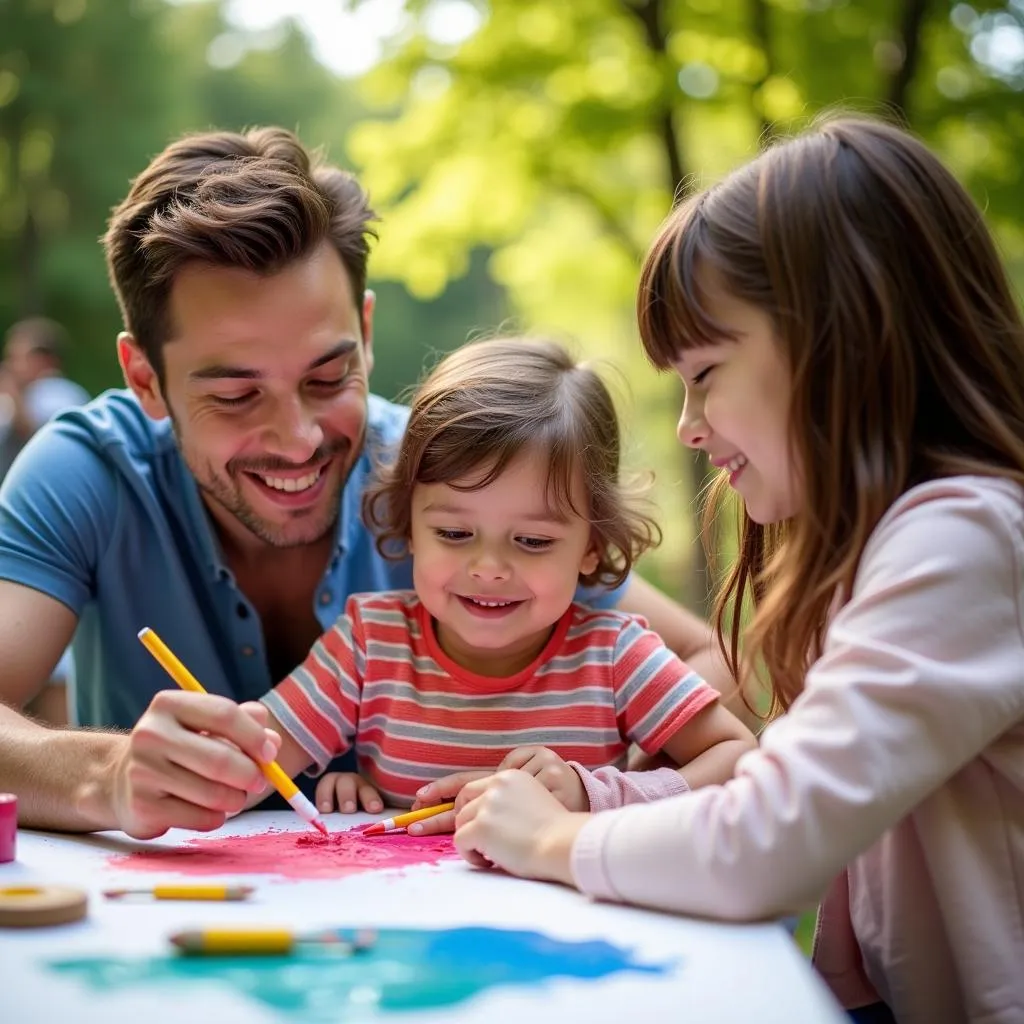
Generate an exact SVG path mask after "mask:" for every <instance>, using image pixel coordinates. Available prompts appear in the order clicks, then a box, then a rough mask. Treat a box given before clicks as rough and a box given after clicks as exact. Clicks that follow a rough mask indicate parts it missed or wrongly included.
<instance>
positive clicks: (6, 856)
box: [0, 793, 18, 864]
mask: <svg viewBox="0 0 1024 1024" xmlns="http://www.w3.org/2000/svg"><path fill="white" fill-rule="evenodd" d="M17 845H18V798H17V797H16V796H15V795H14V794H13V793H0V864H6V863H7V862H8V861H12V860H14V855H15V853H16V852H17Z"/></svg>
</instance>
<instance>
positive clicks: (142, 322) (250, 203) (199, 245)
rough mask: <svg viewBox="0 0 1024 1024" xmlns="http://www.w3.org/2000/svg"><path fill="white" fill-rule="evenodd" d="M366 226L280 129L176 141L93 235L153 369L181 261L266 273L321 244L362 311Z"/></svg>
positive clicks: (329, 173) (352, 203)
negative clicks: (334, 257)
mask: <svg viewBox="0 0 1024 1024" xmlns="http://www.w3.org/2000/svg"><path fill="white" fill-rule="evenodd" d="M373 219H374V213H373V211H372V210H371V209H370V206H369V202H368V200H367V197H366V194H365V193H364V192H363V190H362V188H361V187H360V185H359V183H358V182H357V181H356V180H355V178H354V177H353V176H352V175H351V174H349V173H347V172H345V171H342V170H340V169H339V168H337V167H330V166H327V165H324V164H321V163H319V162H318V161H317V160H316V159H315V158H314V157H313V155H311V154H310V153H309V151H307V150H306V149H305V148H304V147H303V145H302V144H301V143H300V142H299V140H298V139H297V138H296V137H295V136H294V135H293V134H292V133H291V132H288V131H285V130H284V129H283V128H261V129H256V130H253V131H250V132H247V133H246V134H244V135H241V134H236V133H233V132H210V133H206V134H201V135H190V136H186V137H184V138H182V139H179V140H178V141H177V142H174V143H172V144H171V145H170V146H168V147H167V148H166V149H165V150H164V151H163V152H162V153H160V155H159V156H157V157H156V158H155V159H154V160H153V161H152V163H150V165H149V166H148V167H147V168H146V169H145V170H144V171H143V172H142V173H141V174H140V175H139V176H138V178H136V179H135V181H134V182H133V183H132V187H131V191H130V192H129V193H128V195H127V197H126V198H125V199H124V201H123V202H122V203H121V204H120V205H119V206H117V207H116V208H115V210H114V212H113V214H112V216H111V218H110V225H109V227H108V229H107V233H106V235H105V236H104V239H103V245H104V249H105V251H106V256H107V268H108V270H109V272H110V280H111V284H112V285H113V288H114V291H115V293H116V294H117V300H118V303H119V304H120V306H121V315H122V317H123V319H124V326H125V329H126V330H127V331H129V332H130V333H131V334H132V335H133V336H134V338H135V340H136V341H137V342H138V344H139V346H140V347H141V348H142V350H143V351H144V352H145V353H146V356H147V358H148V359H149V361H150V363H151V364H152V365H153V367H154V369H155V370H156V371H157V373H159V374H162V372H163V359H162V353H161V350H162V348H163V345H164V342H166V341H167V339H168V338H169V337H170V335H171V331H172V325H171V323H170V320H169V313H168V307H169V301H170V292H171V286H172V284H173V281H174V276H175V274H176V273H177V272H178V271H179V270H180V269H181V267H182V266H183V265H184V264H186V263H191V262H194V261H197V262H200V263H208V264H211V265H213V266H220V267H239V268H242V269H245V270H251V271H255V272H256V273H258V274H273V273H275V272H276V271H279V270H282V269H284V267H286V266H288V265H289V264H290V263H292V262H294V261H295V260H298V259H302V258H303V257H304V256H307V255H309V254H310V253H312V252H313V250H314V249H316V248H317V247H318V246H319V245H320V244H321V243H322V242H323V241H324V240H328V241H330V243H331V244H332V245H333V246H334V248H335V250H336V251H337V253H338V255H339V256H340V257H341V261H342V263H343V264H344V266H345V270H346V271H347V272H348V276H349V279H350V281H351V284H352V291H353V299H354V300H355V302H356V305H357V308H358V307H361V306H362V301H363V294H364V292H365V289H366V260H367V255H368V252H369V241H370V237H371V236H372V234H373V232H372V229H371V228H370V227H369V225H370V222H371V221H372V220H373Z"/></svg>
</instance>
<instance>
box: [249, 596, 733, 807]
mask: <svg viewBox="0 0 1024 1024" xmlns="http://www.w3.org/2000/svg"><path fill="white" fill-rule="evenodd" d="M717 697H718V694H717V692H716V691H715V690H713V689H712V688H711V687H710V686H708V685H707V683H705V682H704V680H703V679H701V678H700V676H698V675H697V674H696V673H695V672H693V671H692V670H691V669H689V668H688V667H687V666H686V665H685V664H684V663H683V662H682V661H680V660H679V658H678V657H676V655H675V654H673V653H672V651H670V650H669V649H668V648H667V647H666V646H665V645H664V643H662V641H661V638H660V637H659V636H657V634H655V633H652V632H651V631H650V630H648V629H646V628H645V624H644V623H643V622H642V621H641V620H638V619H636V618H634V617H632V616H629V615H625V614H623V613H621V612H615V611H594V610H592V609H590V608H586V607H584V606H582V605H577V604H573V605H571V606H570V607H569V609H568V611H566V613H565V615H563V616H562V618H561V619H560V620H559V621H558V624H557V625H556V626H555V629H554V631H553V632H552V634H551V639H550V640H549V641H548V642H547V644H546V645H545V647H544V649H543V650H542V651H541V652H540V654H539V655H538V656H537V658H536V659H535V660H534V661H533V663H532V664H531V665H529V666H527V667H526V668H525V669H523V670H522V671H521V672H518V673H517V674H516V675H514V676H509V677H505V678H493V677H488V676H480V675H477V674H475V673H473V672H470V671H468V670H466V669H464V668H462V667H461V666H460V665H457V664H456V663H455V662H454V661H452V659H451V658H449V657H448V655H447V654H445V653H444V651H442V650H441V648H440V646H439V644H438V642H437V638H436V636H435V633H434V627H433V623H432V621H431V618H430V616H429V615H428V614H427V612H426V610H425V609H424V607H423V605H422V604H420V601H419V599H418V598H417V597H416V594H415V593H414V592H412V591H397V592H392V593H385V594H356V595H354V596H353V597H350V598H349V600H348V604H347V606H346V609H345V614H343V615H342V616H341V617H340V618H339V619H338V620H337V622H336V623H335V624H334V626H332V627H331V629H329V630H328V631H327V632H326V633H325V634H324V635H323V636H322V637H321V638H320V639H319V640H318V641H317V642H316V644H315V645H314V646H313V648H312V650H311V651H310V652H309V655H308V656H307V658H306V660H305V661H304V662H303V664H302V665H300V666H299V667H298V668H297V669H295V671H294V672H292V674H291V675H290V676H289V677H288V678H287V679H285V680H284V681H283V682H282V683H280V684H279V685H278V686H276V687H275V688H274V689H273V690H272V691H271V692H270V693H268V694H267V695H266V696H265V697H264V698H263V702H264V703H265V704H266V705H267V707H268V708H269V709H270V711H271V713H272V714H273V715H274V716H275V718H277V720H278V721H279V722H280V723H281V725H282V726H283V727H284V728H285V729H286V730H287V731H288V733H289V734H290V735H291V736H292V738H293V739H294V740H295V741H296V742H297V743H298V744H299V745H300V746H301V747H302V748H303V749H304V750H305V751H306V752H307V753H308V754H309V755H310V757H311V758H312V759H313V760H314V761H315V762H316V766H317V771H318V772H322V771H323V770H324V768H325V767H326V765H327V764H329V763H330V761H331V760H332V759H333V758H335V757H337V756H338V755H339V754H343V753H344V752H345V751H347V750H348V749H349V748H350V747H351V746H352V745H353V743H354V744H355V747H356V757H357V760H358V763H359V771H360V773H361V774H362V775H363V777H364V778H365V779H366V780H367V781H368V782H370V783H371V784H372V785H374V786H376V788H377V789H378V791H379V792H380V794H381V796H382V798H383V799H384V800H385V802H387V803H388V804H391V805H393V806H398V807H403V806H408V805H409V804H411V803H412V802H413V800H414V799H415V794H416V790H418V789H419V788H420V787H421V786H423V785H424V784H425V783H427V782H431V781H433V780H434V779H439V778H441V777H442V776H444V775H449V774H451V773H452V772H457V771H463V770H465V769H482V770H490V769H494V768H496V767H497V766H498V764H499V763H500V762H501V760H502V758H504V757H505V755H506V754H508V753H509V752H510V751H512V750H514V749H515V748H516V747H523V746H543V747H548V748H550V749H551V750H553V751H555V753H557V754H558V755H559V756H560V757H562V758H563V759H564V760H566V761H578V762H580V763H581V764H582V765H584V766H585V767H587V768H599V767H601V766H603V765H607V764H614V765H618V766H622V764H623V763H624V761H625V757H626V752H627V750H628V747H629V743H630V742H631V741H632V742H635V743H636V744H638V745H639V746H640V747H641V749H643V750H644V751H646V752H647V753H649V754H653V753H656V752H657V751H659V750H660V749H661V748H662V747H663V746H664V745H665V743H666V742H667V741H668V740H669V739H671V737H672V736H673V735H674V734H675V733H676V732H677V731H678V730H679V729H681V728H682V727H683V726H684V725H685V724H686V723H687V722H688V721H689V720H690V719H691V718H693V716H694V715H696V714H697V712H698V711H701V710H702V709H703V708H705V707H707V706H708V705H709V704H711V703H712V702H713V701H714V700H715V699H716V698H717Z"/></svg>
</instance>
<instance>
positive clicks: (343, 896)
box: [0, 811, 846, 1024]
mask: <svg viewBox="0 0 1024 1024" xmlns="http://www.w3.org/2000/svg"><path fill="white" fill-rule="evenodd" d="M328 820H329V825H330V827H331V828H332V829H341V828H345V827H348V826H349V825H351V824H354V823H358V822H359V821H362V820H366V816H365V815H363V816H345V817H344V818H343V817H342V816H340V815H331V816H329V819H328ZM301 827H302V825H301V822H299V821H298V820H297V818H296V817H295V816H294V815H292V814H290V813H288V814H277V813H272V812H259V811H257V812H250V813H248V814H244V815H242V816H240V817H239V818H236V819H234V820H233V821H230V822H228V824H227V825H226V826H225V827H224V829H222V830H221V831H220V832H218V833H216V834H215V835H216V836H221V835H224V834H235V835H243V834H252V833H258V832H264V831H266V830H267V829H268V828H283V829H296V830H297V829H300V828H301ZM194 838H195V835H194V834H192V833H185V832H179V831H175V832H171V833H169V834H168V835H167V836H165V837H163V838H162V839H160V840H156V841H155V843H156V844H160V845H169V846H174V845H178V844H180V843H181V842H183V841H185V840H187V839H194ZM141 845H142V844H138V843H135V842H133V841H132V840H129V839H128V838H127V837H125V836H124V835H123V834H121V833H100V834H99V835H94V836H63V835H52V834H48V833H34V832H25V831H22V832H19V834H18V859H17V861H15V862H14V863H11V864H3V865H0V887H2V886H11V885H19V886H20V885H37V886H38V885H45V884H65V885H73V886H78V887H80V888H83V889H86V890H88V891H89V916H88V917H87V918H86V920H84V921H82V922H79V923H76V924H70V925H62V926H58V927H52V928H42V929H0V1021H2V1022H3V1024H58V1022H60V1024H65V1022H74V1024H93V1022H95V1024H117V1022H125V1024H163V1022H167V1024H183V1022H184V1024H206V1022H215V1024H233V1022H244V1024H271V1022H274V1024H300V1022H302V1024H306V1022H309V1024H317V1022H321V1021H323V1022H327V1021H334V1020H345V1021H351V1020H377V1021H381V1022H383V1024H405V1022H407V1021H408V1022H409V1024H426V1022H432V1024H441V1022H444V1024H454V1022H462V1021H465V1022H480V1024H485V1022H486V1024H502V1022H505V1021H509V1022H513V1021H514V1022H517V1024H545V1022H556V1021H557V1022H559V1024H563V1022H565V1024H575V1022H577V1021H578V1022H581V1024H603V1022H605V1021H607V1022H610V1024H611V1022H614V1024H630V1022H631V1021H640V1020H652V1021H659V1020H660V1021H680V1022H683V1021H685V1022H686V1024H700V1022H704V1021H707V1022H714V1024H723V1022H736V1024H740V1022H742V1024H771V1022H776V1021H777V1022H779V1024H804V1022H814V1024H842V1022H844V1021H845V1019H846V1018H845V1016H844V1015H843V1013H842V1012H841V1010H839V1008H838V1007H837V1006H836V1005H835V1003H834V1002H833V1001H832V999H831V997H830V996H829V995H828V993H827V991H826V990H825V988H824V986H823V984H822V983H821V982H820V981H819V979H818V978H817V977H816V975H815V974H814V972H813V971H812V970H811V967H810V966H809V964H808V963H807V961H806V959H805V958H804V957H803V955H802V954H801V953H800V951H799V950H798V948H797V947H796V945H795V944H794V942H793V940H792V939H791V938H790V936H789V935H788V934H786V932H785V931H784V930H783V929H782V928H781V927H778V926H776V925H769V924H765V925H748V926H738V925H725V924H715V923H711V922H705V921H697V920H692V919H687V918H681V917H674V916H670V915H667V914H658V913H653V912H648V911H642V910H635V909H631V908H626V907H619V906H611V905H606V904H596V903H593V902H591V901H590V900H588V899H586V898H585V897H583V896H581V895H580V894H579V893H576V892H572V891H570V890H568V889H564V888H562V887H560V886H552V885H545V884H541V883H536V882H524V881H520V880H517V879H513V878H509V877H507V876H505V875H502V874H500V873H497V872H486V871H475V870H473V869H472V868H470V867H469V866H468V865H467V864H465V863H464V862H462V861H461V860H451V861H445V862H443V863H441V864H439V865H433V866H416V867H412V868H408V869H405V870H403V871H400V872H386V871H385V872H368V873H365V874H361V875H352V876H349V877H346V878H341V879H329V880H316V881H306V880H303V881H282V880H280V879H276V878H274V877H270V876H255V877H253V876H248V877H245V878H241V877H238V876H235V880H237V881H239V882H247V883H249V884H254V885H256V886H257V887H258V889H257V893H256V895H255V897H254V898H253V899H252V900H250V901H247V902H245V903H172V902H167V901H159V902H157V901H152V902H148V901H147V902H143V903H138V902H136V903H131V904H124V903H119V902H115V901H111V900H107V899H104V897H103V896H102V895H101V891H102V890H103V889H105V888H111V887H114V886H119V885H125V886H145V885H152V884H155V883H156V882H157V881H173V880H177V881H182V880H183V879H182V878H181V876H176V875H174V874H172V873H171V872H169V871H168V872H165V873H163V874H161V875H159V876H158V875H149V874H142V873H139V872H136V871H130V872H129V871H125V870H123V869H119V868H116V867H111V866H110V865H109V864H108V863H107V862H108V859H109V858H110V856H111V855H112V854H114V853H118V852H124V851H125V850H137V849H139V848H140V847H141ZM145 845H147V846H148V845H153V844H145ZM203 880H204V879H198V878H195V879H190V881H196V882H198V881H203ZM206 880H207V881H210V880H212V879H206ZM198 924H203V925H213V924H235V925H242V924H248V925H253V926H255V925H257V924H281V925H287V926H291V927H294V928H296V929H299V930H303V931H308V930H315V929H317V928H328V927H334V928H337V927H348V926H359V925H366V926H371V925H375V926H379V927H382V928H387V927H416V928H428V929H437V928H449V927H455V926H463V925H487V926H493V927H496V928H503V929H527V930H535V931H538V932H542V933H545V934H546V935H548V936H550V937H552V938H556V939H561V940H565V941H571V942H577V941H580V942H582V941H588V940H595V939H601V940H605V941H607V942H609V943H612V944H613V945H614V946H615V947H620V948H622V949H624V950H626V951H628V952H629V954H630V955H631V956H632V957H633V958H634V959H635V960H636V961H637V962H639V963H644V964H655V965H657V964H661V965H666V964H667V965H668V967H667V969H666V970H664V972H663V973H639V972H634V971H621V972H618V973H613V974H609V975H607V976H605V977H601V978H597V979H579V978H573V977H569V978H566V977H559V978H554V979H552V980H547V981H544V982H542V983H540V984H528V985H512V986H504V987H503V986H495V987H489V988H485V989H484V990H483V991H482V992H481V993H480V994H478V995H475V996H472V997H471V998H468V999H466V1000H464V1001H462V1002H459V1003H457V1004H455V1005H443V1006H440V1007H437V1008H434V1009H430V1010H425V1009H424V1010H421V1009H417V1010H413V1011H406V1012H396V1011H388V1012H384V1011H380V1010H376V1011H375V1010H373V1009H372V1004H370V1003H367V1004H362V1005H365V1006H366V1009H365V1011H364V1010H360V1011H359V1012H355V1011H353V1010H352V1009H351V1007H350V1008H349V1009H348V1010H346V1011H344V1012H342V1010H341V1008H340V1006H339V1000H338V998H337V992H336V991H335V992H334V993H333V994H332V993H330V992H328V993H325V994H324V995H323V1001H322V1002H320V1003H318V1004H317V1009H316V1012H315V1013H313V1012H311V1011H308V1008H307V1012H306V1013H304V1014H297V1013H295V1012H289V1011H288V1010H280V1009H275V1008H274V1006H273V1005H270V1004H268V1001H267V1000H266V999H261V998H260V996H259V995H258V994H256V993H254V991H253V987H254V986H255V987H258V986H259V984H260V982H261V979H262V980H265V979H266V978H267V977H270V975H267V974H264V973H263V972H264V971H266V970H273V969H275V968H273V967H272V966H266V967H264V964H265V963H266V962H265V961H263V962H258V963H257V965H256V967H255V968H253V971H252V973H251V974H250V975H249V981H250V982H251V984H239V983H238V982H237V978H236V983H235V985H234V986H232V985H230V984H226V983H224V981H223V979H221V978H219V977H218V978H214V979H213V980H210V979H207V980H198V981H197V980H194V979H191V978H188V979H185V980H182V979H181V978H180V977H178V978H174V979H172V980H171V981H160V980H156V981H154V980H152V979H150V980H148V981H146V982H145V983H141V984H136V983H130V984H128V983H126V984H120V983H117V980H116V979H115V983H114V984H111V985H106V986H105V987H104V988H103V989H102V990H97V988H95V987H94V986H91V985H88V984H86V983H85V982H84V981H83V980H81V978H80V976H78V975H76V974H74V972H71V973H66V972H64V971H59V970H57V969H55V968H54V967H53V966H52V965H53V963H54V962H58V961H68V960H77V959H80V958H112V959H116V960H117V961H123V962H124V963H125V964H127V965H129V967H130V965H131V964H134V963H138V962H146V963H158V964H160V963H164V962H166V961H165V959H164V958H171V957H173V953H172V952H171V947H170V946H169V944H168V941H167V938H168V935H169V934H170V933H172V932H174V931H177V930H182V929H185V928H189V927H193V926H196V925H198ZM191 962H192V963H193V964H195V963H196V961H194V960H193V961H191ZM251 962H252V961H250V963H251ZM215 963H216V966H214V964H215ZM220 963H223V961H216V962H214V961H211V960H210V959H206V960H204V963H203V969H204V970H206V971H209V970H220V967H219V964H220ZM276 963H277V965H278V967H277V968H276V969H277V970H281V969H282V968H281V966H280V965H281V961H276ZM176 964H180V959H179V960H177V961H176ZM314 970H315V969H314ZM307 973H308V971H307ZM311 977H312V976H311ZM313 983H314V982H311V984H313ZM364 995H365V994H364ZM371 995H372V993H371Z"/></svg>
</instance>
